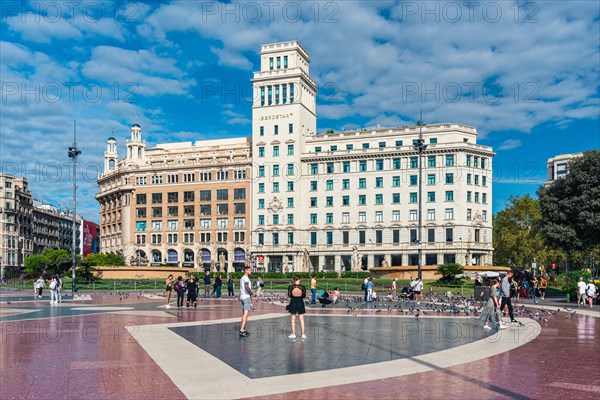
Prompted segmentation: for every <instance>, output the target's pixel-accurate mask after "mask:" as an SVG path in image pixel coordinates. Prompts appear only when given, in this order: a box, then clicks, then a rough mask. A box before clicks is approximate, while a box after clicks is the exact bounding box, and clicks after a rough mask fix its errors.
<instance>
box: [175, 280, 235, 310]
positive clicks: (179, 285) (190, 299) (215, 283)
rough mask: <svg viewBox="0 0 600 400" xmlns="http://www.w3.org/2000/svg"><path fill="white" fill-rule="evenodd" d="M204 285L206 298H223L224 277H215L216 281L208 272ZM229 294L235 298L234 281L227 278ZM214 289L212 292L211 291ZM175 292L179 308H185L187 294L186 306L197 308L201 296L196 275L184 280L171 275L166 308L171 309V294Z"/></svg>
mask: <svg viewBox="0 0 600 400" xmlns="http://www.w3.org/2000/svg"><path fill="white" fill-rule="evenodd" d="M203 283H204V297H205V298H209V297H215V298H220V297H221V288H222V286H223V278H222V275H217V276H215V278H214V280H213V279H212V278H211V275H210V271H206V273H205V275H204V279H203ZM226 285H227V293H228V295H229V296H230V297H233V296H234V292H233V280H232V279H231V277H227V282H226ZM211 288H212V291H211ZM173 291H175V293H176V294H177V307H183V302H184V300H185V294H186V293H187V302H186V306H187V307H189V306H190V305H193V306H194V307H196V306H197V302H198V296H199V295H200V286H199V282H198V281H197V280H196V277H195V276H194V275H190V277H189V278H188V279H184V278H183V277H182V276H178V277H177V279H175V278H174V277H173V275H172V274H171V275H169V277H168V278H167V280H166V281H165V295H166V307H167V308H171V305H170V304H169V302H170V301H171V293H172V292H173Z"/></svg>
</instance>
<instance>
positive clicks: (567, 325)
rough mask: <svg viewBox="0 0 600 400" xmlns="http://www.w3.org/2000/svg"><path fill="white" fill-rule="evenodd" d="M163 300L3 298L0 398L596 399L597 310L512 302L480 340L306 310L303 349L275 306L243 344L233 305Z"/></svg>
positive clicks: (469, 324)
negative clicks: (512, 311)
mask: <svg viewBox="0 0 600 400" xmlns="http://www.w3.org/2000/svg"><path fill="white" fill-rule="evenodd" d="M161 295H162V293H158V292H156V293H154V292H147V293H140V292H137V293H133V292H130V293H128V294H123V293H111V292H104V293H103V292H96V293H87V294H86V295H83V296H80V297H78V298H77V299H76V300H72V299H70V298H65V299H64V301H63V303H61V304H59V305H53V306H51V305H49V301H48V300H49V299H48V300H46V299H44V300H43V301H37V300H34V299H33V296H32V294H30V293H29V292H23V291H21V292H18V291H4V292H2V293H1V294H0V334H1V338H2V339H1V340H2V341H1V343H0V399H180V398H182V399H184V398H190V399H222V398H273V399H279V398H281V399H290V398H297V399H325V398H327V399H337V398H351V399H354V398H356V399H365V398H378V399H388V398H389V399H392V398H394V399H395V398H411V399H421V398H423V399H462V398H465V399H502V398H507V399H508V398H511V399H512V398H518V399H553V398H557V399H558V398H577V399H588V398H589V399H596V398H598V397H599V396H600V356H598V354H600V344H599V342H598V337H599V336H598V333H599V330H600V329H599V328H600V319H599V316H600V315H599V312H598V308H595V309H592V310H590V309H582V308H580V309H577V308H575V313H574V314H572V313H571V312H568V311H565V309H564V307H565V306H568V305H567V304H563V303H561V302H560V301H553V300H548V301H547V302H546V303H541V304H539V305H537V306H535V305H533V304H529V303H527V301H526V303H527V304H525V305H526V309H527V310H531V312H532V313H533V314H535V313H539V312H540V310H541V309H542V308H543V309H544V313H545V314H544V316H545V317H544V318H541V319H540V318H535V319H532V318H529V317H527V316H526V313H525V311H523V310H524V309H523V308H522V303H520V304H519V305H518V306H517V308H518V309H519V310H520V312H519V320H520V321H522V322H523V326H522V327H511V328H510V329H507V330H504V331H499V332H497V331H493V332H491V333H487V332H484V331H483V329H482V327H481V322H480V321H479V319H478V318H476V317H473V316H472V315H469V316H467V315H465V314H464V313H460V314H454V313H450V312H440V313H435V312H431V311H429V312H427V311H426V312H425V313H424V312H422V311H421V312H420V315H419V317H416V316H415V315H416V311H413V312H410V311H409V310H408V308H409V304H411V303H406V304H405V308H404V310H403V311H401V312H399V311H397V310H396V309H394V308H391V309H390V310H388V309H387V307H386V306H383V303H384V301H382V302H381V303H380V305H379V307H377V308H372V307H370V308H368V309H356V310H352V311H350V312H349V311H348V309H347V307H346V306H345V305H344V304H343V303H342V304H340V305H338V306H335V307H331V306H329V307H327V308H321V307H316V308H307V314H306V317H305V318H306V324H307V329H306V332H307V336H308V338H307V339H305V340H302V339H296V340H290V339H288V338H287V335H288V334H289V315H288V314H286V313H285V309H284V306H285V303H282V302H281V301H280V300H279V299H278V298H277V296H274V295H271V297H270V298H268V297H267V298H268V299H269V300H267V299H261V300H260V301H254V305H255V308H256V309H255V311H253V312H251V314H250V319H249V321H250V322H249V325H248V329H249V331H250V332H251V333H252V335H251V336H250V337H248V338H240V337H239V336H238V335H237V329H239V317H240V303H239V301H236V300H234V299H229V298H227V297H225V298H223V299H218V300H217V299H204V300H202V301H200V302H199V303H198V307H197V308H185V307H184V308H182V309H178V308H176V307H173V308H170V309H167V308H165V307H164V298H162V297H161ZM267 296H269V295H267ZM171 304H172V305H173V306H174V305H175V300H172V302H171ZM572 306H573V304H572V305H571V307H572ZM420 308H421V310H426V309H427V305H426V304H425V303H423V304H421V307H420ZM548 310H559V311H558V312H556V313H555V314H550V313H549V312H548Z"/></svg>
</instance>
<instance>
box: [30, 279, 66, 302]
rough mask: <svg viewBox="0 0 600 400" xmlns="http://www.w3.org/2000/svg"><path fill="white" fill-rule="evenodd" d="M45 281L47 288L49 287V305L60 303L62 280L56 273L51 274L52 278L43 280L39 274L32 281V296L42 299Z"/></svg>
mask: <svg viewBox="0 0 600 400" xmlns="http://www.w3.org/2000/svg"><path fill="white" fill-rule="evenodd" d="M46 283H48V288H49V289H50V305H53V304H58V303H61V302H62V287H63V281H62V279H61V277H60V275H58V274H54V275H52V278H50V279H48V280H44V277H43V276H42V275H40V277H39V278H38V279H37V280H36V281H35V282H34V283H33V295H34V297H36V296H37V298H38V300H41V299H42V293H43V291H44V287H46Z"/></svg>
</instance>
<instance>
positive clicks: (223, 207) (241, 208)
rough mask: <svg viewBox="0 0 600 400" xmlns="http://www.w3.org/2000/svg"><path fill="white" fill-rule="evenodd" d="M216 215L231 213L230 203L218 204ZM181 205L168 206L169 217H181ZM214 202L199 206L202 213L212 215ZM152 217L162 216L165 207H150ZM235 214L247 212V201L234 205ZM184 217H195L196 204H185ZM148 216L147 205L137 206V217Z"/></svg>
mask: <svg viewBox="0 0 600 400" xmlns="http://www.w3.org/2000/svg"><path fill="white" fill-rule="evenodd" d="M215 208H216V212H217V213H216V215H229V204H227V203H225V204H216V207H215ZM179 210H180V207H179V206H168V207H167V214H166V216H167V217H179ZM212 210H213V208H212V204H204V205H201V206H200V207H199V211H200V215H212ZM150 212H151V216H152V218H162V216H163V207H151V208H150ZM233 214H246V203H235V204H234V205H233ZM182 215H183V216H184V217H193V216H195V215H196V207H195V206H183V214H182ZM147 216H148V210H147V208H146V207H137V208H136V218H146V217H147Z"/></svg>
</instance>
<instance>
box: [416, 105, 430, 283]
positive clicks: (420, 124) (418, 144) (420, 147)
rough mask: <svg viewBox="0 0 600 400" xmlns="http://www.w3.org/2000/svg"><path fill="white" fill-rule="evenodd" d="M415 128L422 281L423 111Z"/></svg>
mask: <svg viewBox="0 0 600 400" xmlns="http://www.w3.org/2000/svg"><path fill="white" fill-rule="evenodd" d="M417 126H418V127H419V139H418V140H417V141H416V143H415V144H414V146H413V148H414V149H415V150H417V151H418V152H419V199H418V200H419V231H418V232H417V249H418V251H419V253H418V258H419V260H418V261H419V271H418V277H419V279H423V236H422V230H423V199H422V194H423V152H424V151H425V149H426V148H427V145H426V144H425V139H423V127H424V126H425V121H423V111H421V118H420V119H419V120H418V121H417Z"/></svg>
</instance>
